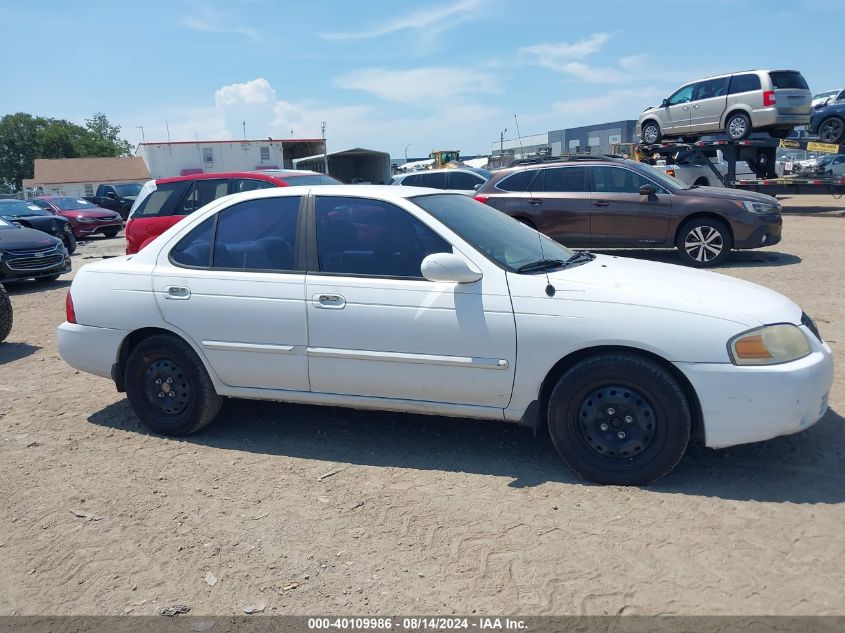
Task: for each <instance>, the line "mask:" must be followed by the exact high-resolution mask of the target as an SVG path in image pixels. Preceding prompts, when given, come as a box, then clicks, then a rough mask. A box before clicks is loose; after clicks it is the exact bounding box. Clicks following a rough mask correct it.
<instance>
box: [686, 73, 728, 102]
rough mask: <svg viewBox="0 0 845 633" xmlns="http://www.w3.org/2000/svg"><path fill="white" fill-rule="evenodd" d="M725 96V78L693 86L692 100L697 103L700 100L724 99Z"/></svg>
mask: <svg viewBox="0 0 845 633" xmlns="http://www.w3.org/2000/svg"><path fill="white" fill-rule="evenodd" d="M726 94H728V78H727V77H722V78H721V79H708V80H707V81H699V82H698V83H697V84H695V89H694V90H693V95H692V100H693V101H699V100H701V99H712V98H714V97H724V96H725V95H726Z"/></svg>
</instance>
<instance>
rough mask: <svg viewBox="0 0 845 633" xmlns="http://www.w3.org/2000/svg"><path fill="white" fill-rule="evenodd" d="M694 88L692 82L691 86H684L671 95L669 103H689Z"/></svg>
mask: <svg viewBox="0 0 845 633" xmlns="http://www.w3.org/2000/svg"><path fill="white" fill-rule="evenodd" d="M693 88H694V84H690V85H689V86H684V87H683V88H681V89H680V90H678V91H677V92H676V93H675V94H673V95H672V96H671V97H669V105H678V104H680V103H688V102H690V101H692V89H693Z"/></svg>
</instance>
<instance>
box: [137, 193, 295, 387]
mask: <svg viewBox="0 0 845 633" xmlns="http://www.w3.org/2000/svg"><path fill="white" fill-rule="evenodd" d="M300 204H301V198H300V197H299V196H282V197H272V198H260V199H257V200H249V201H246V202H241V203H238V204H235V205H232V206H229V207H227V208H225V209H223V210H222V211H220V212H219V213H217V214H215V215H214V216H212V217H210V218H208V219H206V220H204V221H203V222H202V223H201V224H199V225H198V226H197V227H195V228H194V229H193V230H192V231H191V232H190V233H188V234H187V235H186V236H185V237H184V238H182V239H181V240H180V241H179V242H178V243H177V244H176V245H175V246H174V247H173V248H172V249H170V250H169V253H168V249H165V250H164V251H163V252H162V255H161V256H160V257H159V260H158V262H157V264H156V268H155V270H154V272H153V290H154V292H155V296H156V300H157V302H158V305H159V308H160V309H161V313H162V316H163V317H164V320H165V321H167V322H168V323H170V324H171V325H173V326H174V327H175V328H177V329H178V330H179V331H180V332H182V333H183V334H184V335H186V336H188V337H190V338H191V339H192V340H193V342H194V344H195V345H196V346H197V348H198V349H200V350H201V352H202V353H203V354H204V355H205V357H206V358H207V359H208V362H209V364H210V366H211V368H212V369H213V370H214V372H215V373H216V374H217V376H218V377H219V378H220V380H221V381H223V382H224V383H225V384H227V385H230V386H233V387H250V388H257V389H285V390H294V391H308V359H307V356H306V345H307V342H308V338H307V337H308V332H307V327H306V312H305V272H304V270H303V267H304V265H303V263H302V262H301V261H300V260H299V259H297V243H298V242H297V239H298V234H299V230H298V225H299V217H300Z"/></svg>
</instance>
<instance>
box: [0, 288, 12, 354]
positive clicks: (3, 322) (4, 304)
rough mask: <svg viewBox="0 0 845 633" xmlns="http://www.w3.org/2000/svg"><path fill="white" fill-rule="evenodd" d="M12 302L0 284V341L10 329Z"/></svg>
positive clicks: (0, 341)
mask: <svg viewBox="0 0 845 633" xmlns="http://www.w3.org/2000/svg"><path fill="white" fill-rule="evenodd" d="M12 320H13V316H12V302H11V301H10V300H9V295H8V294H7V293H6V289H5V288H4V287H3V284H0V343H2V342H3V341H5V340H6V337H7V336H9V332H11V331H12Z"/></svg>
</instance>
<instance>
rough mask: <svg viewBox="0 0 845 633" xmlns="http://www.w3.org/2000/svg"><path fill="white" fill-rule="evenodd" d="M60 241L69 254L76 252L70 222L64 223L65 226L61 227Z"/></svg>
mask: <svg viewBox="0 0 845 633" xmlns="http://www.w3.org/2000/svg"><path fill="white" fill-rule="evenodd" d="M62 243H63V244H64V245H65V248H66V249H67V252H68V254H69V255H73V254H74V253H75V252H76V236H75V235H74V234H73V231H72V230H71V228H70V224H66V225H65V228H64V229H62Z"/></svg>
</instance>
